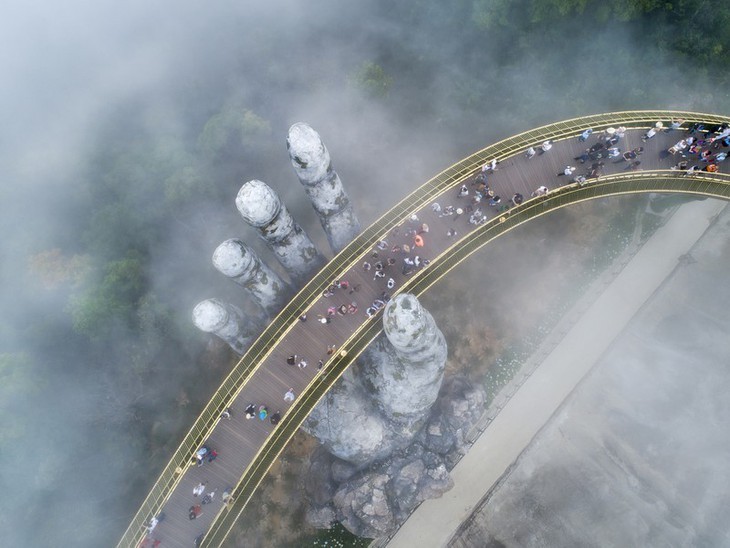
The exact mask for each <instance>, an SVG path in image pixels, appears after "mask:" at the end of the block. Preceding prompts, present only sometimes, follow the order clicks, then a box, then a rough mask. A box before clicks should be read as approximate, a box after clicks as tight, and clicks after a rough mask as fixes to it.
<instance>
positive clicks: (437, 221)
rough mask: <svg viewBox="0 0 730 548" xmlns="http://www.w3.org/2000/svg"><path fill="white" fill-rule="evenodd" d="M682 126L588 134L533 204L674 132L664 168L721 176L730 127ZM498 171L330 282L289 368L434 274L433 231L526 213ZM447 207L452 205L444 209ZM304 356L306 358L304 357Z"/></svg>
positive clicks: (198, 501)
mask: <svg viewBox="0 0 730 548" xmlns="http://www.w3.org/2000/svg"><path fill="white" fill-rule="evenodd" d="M684 126H685V121H684V120H681V119H672V120H671V121H669V123H668V125H667V126H665V124H664V122H662V121H658V122H656V123H655V124H653V125H652V126H651V127H650V128H649V129H648V130H647V131H645V132H644V133H643V134H642V135H641V140H642V141H643V146H636V147H628V146H625V143H626V141H627V137H626V134H627V132H628V130H627V128H626V127H623V126H620V127H617V128H613V127H608V128H606V129H603V130H600V131H598V130H594V129H593V128H586V129H585V130H583V131H581V133H580V134H579V135H577V140H578V142H580V143H585V146H586V148H585V149H584V150H583V151H582V152H580V153H579V154H578V155H577V156H573V155H572V154H571V158H570V159H569V161H568V162H566V163H565V164H564V167H563V168H562V169H560V171H559V172H558V173H557V174H555V171H551V175H554V176H555V178H554V179H553V178H551V180H550V181H548V184H545V182H542V183H540V184H536V185H535V187H534V190H532V191H531V192H530V196H529V197H530V198H539V197H542V196H545V195H547V194H549V193H550V187H551V186H560V185H564V184H566V183H567V184H576V183H577V184H579V185H585V184H588V183H590V182H591V181H592V180H595V179H597V178H599V177H601V176H602V175H604V170H605V169H606V165H607V163H610V164H623V167H622V166H621V165H616V166H613V167H612V169H611V171H612V172H615V171H617V170H637V169H640V166H641V165H642V158H643V155H644V154H645V153H646V151H645V148H646V147H647V144H646V143H648V142H649V141H650V140H651V139H655V138H656V136H657V135H659V134H660V132H677V136H678V138H677V141H676V142H675V143H674V144H673V145H672V146H670V147H668V148H666V149H664V150H662V151H661V153H660V159H661V160H664V159H665V158H675V159H676V162H675V164H674V165H673V166H671V169H673V170H680V171H684V172H685V173H687V174H690V173H694V172H697V171H706V172H715V171H718V170H719V166H720V164H721V163H722V162H724V161H725V160H726V158H727V155H728V149H729V148H730V125H729V124H722V125H720V126H717V127H710V128H708V127H705V126H704V125H703V124H698V123H695V124H691V125H689V126H688V127H684ZM553 147H554V144H553V142H552V141H551V140H547V141H544V142H543V143H541V144H540V145H536V146H533V147H529V148H528V149H527V150H526V151H525V154H524V156H525V158H527V159H528V160H529V161H530V162H534V161H539V160H534V158H535V157H539V156H540V155H544V154H555V152H554V151H552V149H553ZM610 164H609V165H610ZM498 165H499V161H498V160H497V159H491V160H489V161H488V162H486V163H485V164H484V165H483V166H482V167H481V169H480V170H479V171H478V173H476V174H475V176H474V177H473V179H471V180H470V181H467V182H462V183H460V184H459V185H458V187H456V189H455V191H454V192H453V194H448V193H445V194H443V196H442V199H441V203H439V202H434V203H432V204H430V206H428V207H426V208H424V210H423V211H422V212H418V213H414V214H412V215H411V216H410V217H409V218H408V219H406V220H405V221H404V222H403V223H401V224H400V225H398V226H397V227H395V228H393V229H392V230H390V231H389V233H388V234H387V235H384V237H383V238H382V239H380V240H379V241H377V243H376V244H375V245H374V246H373V248H372V249H370V250H369V251H368V255H367V257H366V258H365V260H364V261H363V262H362V263H361V264H360V266H359V267H357V268H356V269H355V270H354V271H351V272H350V274H349V275H348V277H350V276H351V277H352V279H336V280H333V281H332V282H331V283H330V284H329V285H328V286H327V287H326V288H325V289H324V290H323V292H322V297H323V298H322V299H320V300H319V301H318V302H317V303H315V305H314V306H313V307H312V309H311V310H309V311H308V312H307V313H305V314H302V315H301V316H300V317H299V321H300V322H301V323H306V322H307V321H308V315H311V316H312V317H316V322H317V323H319V324H321V327H319V328H318V329H315V330H314V333H315V336H316V337H317V341H318V343H317V344H321V350H320V351H319V352H318V353H317V352H311V349H310V350H308V351H306V352H305V351H303V349H292V350H293V351H294V352H293V353H291V354H290V355H289V356H288V357H287V358H286V366H287V367H291V368H293V369H294V370H300V371H302V373H297V375H301V374H307V375H316V374H317V373H316V372H312V370H311V369H310V370H309V371H310V372H309V373H306V370H307V368H308V366H309V363H310V362H311V363H314V362H316V363H317V366H316V369H317V371H319V370H321V369H323V368H324V367H325V366H326V364H327V361H328V360H330V359H331V358H332V357H333V356H335V354H336V349H337V345H336V343H337V342H338V341H337V340H335V336H334V335H331V336H330V332H331V330H332V327H331V324H333V323H336V322H339V321H347V319H348V318H353V317H356V318H358V319H357V320H356V321H357V322H360V321H361V318H362V316H360V314H365V316H367V317H368V318H372V317H374V316H376V315H377V314H378V313H379V312H380V311H381V310H383V309H384V308H385V307H386V305H387V303H388V302H389V301H390V299H391V296H392V294H393V293H394V292H397V291H398V288H399V287H400V286H401V285H402V284H403V283H404V282H405V281H407V279H408V278H409V277H411V276H413V275H415V274H417V273H418V272H419V271H420V270H422V269H424V268H427V267H428V266H429V264H430V259H429V258H428V257H429V256H431V254H432V253H433V252H434V251H436V250H435V249H432V248H431V246H430V245H429V239H430V238H431V237H432V235H433V234H434V232H435V231H438V233H440V234H444V235H445V236H446V237H447V238H455V237H457V235H458V234H459V231H460V230H465V231H466V230H469V225H472V228H473V227H474V225H481V224H483V223H485V222H487V221H488V220H490V219H492V218H494V217H495V216H500V215H502V214H503V213H504V212H505V211H508V210H510V209H511V208H514V207H516V206H519V205H521V204H522V203H523V202H524V201H525V196H524V195H523V194H521V193H519V192H505V190H506V189H505V188H504V186H503V185H501V184H499V183H496V184H495V183H494V180H495V179H496V177H495V172H497V171H498V169H499V168H498ZM504 194H507V195H506V196H505V195H504ZM510 194H511V196H510ZM444 200H447V201H449V202H450V203H448V204H445V205H442V204H443V201H444ZM460 219H461V220H460ZM459 225H462V226H459ZM457 229H458V230H457ZM349 321H352V320H349ZM321 330H324V331H321ZM307 353H308V354H309V355H305V354H307ZM318 354H319V355H318ZM296 397H297V396H296V393H295V390H294V388H289V389H288V390H287V391H286V392H285V393H284V395H283V400H284V403H285V404H292V403H293V402H294V401H295V400H296ZM243 417H244V419H245V420H254V419H258V420H259V421H262V422H264V421H266V420H267V419H268V421H269V423H270V424H271V425H272V426H276V425H277V424H278V423H279V421H280V420H281V417H282V413H281V411H278V410H277V411H276V412H274V413H270V411H269V408H268V406H267V405H266V404H256V403H249V404H248V405H247V407H246V408H245V413H244V416H243ZM220 418H221V419H223V420H232V419H234V420H235V417H234V416H233V412H232V410H231V409H230V408H226V409H225V410H224V411H223V412H222V413H221V416H220ZM217 456H218V453H217V452H216V451H215V450H214V449H212V448H211V447H210V446H209V445H207V444H204V445H202V446H201V447H200V448H199V449H198V450H197V451H196V452H195V454H194V456H193V463H194V464H195V465H197V466H203V464H204V463H212V462H213V461H215V459H216V457H217ZM206 489H207V483H206V482H200V483H198V484H197V485H196V486H195V488H194V489H193V493H192V495H193V497H194V499H195V500H194V502H195V503H194V504H193V505H191V506H190V508H189V514H188V516H189V518H190V519H191V520H192V519H196V518H198V517H199V516H200V515H201V514H202V512H203V506H205V505H207V504H210V503H213V502H214V501H215V500H216V499H215V494H216V491H215V490H209V491H207V493H206ZM231 492H232V489H231V488H230V487H228V488H226V490H225V491H224V492H223V497H222V498H221V501H222V502H223V503H226V502H227V501H228V500H230V497H231ZM163 518H164V514H162V515H161V516H158V517H156V518H153V520H152V521H151V522H150V523H148V524H147V525H146V527H147V528H148V530H149V532H150V533H151V532H152V530H154V528H155V527H156V525H157V523H158V522H159V521H161V519H163ZM155 546H156V545H155Z"/></svg>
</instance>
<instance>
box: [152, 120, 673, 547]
mask: <svg viewBox="0 0 730 548" xmlns="http://www.w3.org/2000/svg"><path fill="white" fill-rule="evenodd" d="M642 133H643V130H630V131H629V132H628V133H627V135H626V137H625V139H624V140H622V141H621V142H620V143H619V146H620V147H621V148H622V150H625V149H627V148H628V149H630V148H633V147H636V146H644V147H645V153H644V154H643V155H642V157H641V158H640V159H641V161H642V165H641V167H642V168H648V169H657V168H664V169H666V168H668V167H670V166H671V165H672V164H673V163H674V162H675V161H676V159H674V158H671V157H665V158H661V157H660V152H661V151H662V150H665V149H666V148H668V147H669V146H670V145H672V144H674V143H675V142H676V141H678V140H679V139H680V138H681V136H682V135H683V133H682V132H679V131H674V132H671V133H659V134H658V135H657V136H656V137H655V138H654V139H651V140H650V141H648V142H647V143H642V142H641V140H640V135H641V134H642ZM596 140H597V139H596V137H592V138H590V139H589V140H588V141H587V143H580V142H578V140H577V139H576V138H571V139H566V140H564V141H559V142H557V143H555V144H554V146H553V148H552V149H551V150H550V151H548V152H546V153H544V154H541V155H536V156H535V157H534V158H532V159H527V158H525V157H524V154H523V153H520V154H517V155H515V156H513V157H511V158H509V159H506V160H503V161H502V162H501V163H500V164H499V165H498V170H497V171H496V172H495V173H493V174H489V175H488V177H489V185H490V187H492V188H493V189H494V190H495V191H496V192H497V194H499V195H500V196H501V197H502V203H503V204H504V203H506V202H507V201H508V200H509V199H510V198H511V196H512V195H513V194H514V193H515V192H519V193H521V194H523V196H524V197H525V199H528V198H529V195H530V193H531V192H532V191H533V190H534V189H535V188H537V187H538V186H540V185H542V184H545V185H547V186H548V187H549V188H555V187H556V186H558V185H561V184H566V183H569V182H570V178H568V177H564V176H563V177H559V176H557V173H558V172H559V171H562V169H563V168H564V167H565V165H567V164H570V165H574V166H577V167H578V168H579V169H578V170H577V171H576V173H575V174H578V173H580V172H581V166H580V164H579V163H577V162H576V161H574V160H573V158H574V157H575V156H577V155H578V154H579V153H580V152H582V151H583V150H584V149H585V148H586V146H587V145H591V144H593V143H595V142H596ZM604 161H605V162H606V165H605V170H604V172H605V173H606V174H610V173H615V172H618V171H620V170H622V169H623V168H624V167H625V166H626V164H625V163H623V162H622V163H617V164H613V163H611V161H606V160H604ZM460 184H461V182H457V183H455V185H454V187H453V188H452V189H450V190H447V191H446V192H445V193H444V194H443V195H442V196H440V197H439V198H438V199H437V201H439V203H441V205H442V206H445V205H449V204H450V205H454V206H459V205H461V206H462V207H463V206H464V205H465V204H466V199H463V198H462V199H460V198H457V197H456V193H457V189H458V187H459V186H460ZM467 184H468V182H467ZM468 186H469V190H470V196H471V192H473V190H474V189H473V187H471V185H469V184H468ZM482 209H483V210H485V211H488V212H489V215H490V216H494V215H495V212H494V209H493V208H489V207H488V206H482ZM418 217H419V223H417V224H418V225H420V223H421V222H426V223H428V225H429V232H428V233H426V234H424V235H423V236H424V239H425V240H426V245H425V246H424V247H423V248H422V249H420V250H419V254H420V255H421V257H422V258H425V259H428V258H430V257H433V256H436V255H437V254H438V253H440V251H441V250H443V249H446V247H448V246H449V245H451V244H453V239H451V238H449V237H448V236H447V235H446V231H447V230H448V228H454V229H456V230H457V231H458V232H459V237H461V236H462V235H464V234H466V233H467V232H468V231H470V230H473V229H474V228H475V226H474V225H470V224H469V222H468V219H469V214H468V213H464V214H462V215H461V216H459V217H458V218H453V217H438V216H437V215H436V214H435V213H433V212H432V211H431V210H430V208H429V207H428V206H426V207H425V208H424V209H423V210H422V211H419V212H418ZM406 226H410V224H409V223H408V222H405V223H404V227H406ZM413 226H414V227H415V226H417V225H416V224H414V225H413ZM405 240H406V238H405V236H404V234H403V231H401V234H400V235H399V236H398V237H396V239H393V238H392V237H388V243H389V245H393V244H394V243H402V242H404V241H405ZM379 253H380V255H381V257H388V256H391V253H389V252H379ZM413 255H414V254H413V253H412V254H411V256H413ZM395 256H397V258H398V263H397V265H396V266H395V267H393V268H391V269H389V271H388V275H387V276H386V277H385V278H383V279H380V280H373V276H372V275H373V274H374V270H371V271H370V272H364V271H363V270H362V267H361V265H357V266H356V267H355V268H354V269H353V270H352V271H351V272H348V273H347V274H346V275H345V276H343V278H344V279H346V280H348V281H349V282H350V283H351V286H350V289H353V288H354V287H355V286H356V285H359V286H360V288H359V291H353V292H352V293H350V292H349V291H344V290H338V291H336V293H335V295H334V296H333V297H330V298H324V297H322V298H321V299H320V300H319V301H318V302H316V303H315V304H314V305H313V306H312V307H311V309H310V310H309V311H308V312H307V314H308V320H307V321H306V322H296V323H295V324H294V325H293V326H292V327H291V329H290V331H289V332H288V333H287V334H286V335H285V336H284V337H283V338H282V340H281V342H280V343H279V344H278V345H277V347H276V348H274V349H272V351H271V352H270V354H269V356H268V357H267V358H266V360H265V361H264V363H263V366H262V367H260V368H259V369H258V370H257V371H256V372H255V373H254V375H253V376H252V378H251V379H250V380H249V382H248V383H247V384H246V385H245V386H244V387H243V388H242V390H241V392H240V394H239V396H238V397H237V399H236V400H235V402H234V403H233V405H232V414H233V418H232V419H231V420H230V421H229V420H222V421H220V423H219V424H218V425H217V426H216V428H215V429H214V430H213V432H212V434H211V436H210V437H209V439H208V441H207V444H208V445H209V446H210V447H212V448H214V449H216V450H217V451H218V453H219V455H220V456H219V457H218V458H217V459H216V460H215V461H214V462H212V463H206V464H204V465H203V466H201V467H196V466H192V467H190V468H189V469H188V470H186V472H185V474H184V476H183V478H182V479H181V480H180V482H179V484H178V485H177V488H176V489H175V490H174V492H173V493H172V494H171V496H170V498H169V499H168V501H167V503H166V504H165V506H164V508H163V512H164V513H165V519H164V520H163V521H162V522H161V523H159V525H158V526H157V527H156V529H155V530H154V531H153V534H152V535H151V536H152V537H154V538H155V539H159V540H161V541H162V542H163V544H162V545H163V546H191V545H192V544H193V539H195V538H196V537H197V536H198V535H199V534H201V533H204V532H205V531H206V530H207V528H208V527H209V526H210V524H211V522H212V520H213V518H214V517H215V514H216V513H217V512H218V511H219V510H220V507H221V494H222V492H223V490H224V489H225V488H227V487H232V486H234V485H235V484H236V482H237V481H238V479H239V478H240V476H241V474H242V472H243V470H244V469H245V467H246V466H247V465H248V463H250V462H251V460H252V459H253V457H254V456H255V454H256V452H257V451H258V448H259V447H261V446H262V444H263V443H264V441H265V439H266V438H267V436H268V435H269V434H270V433H271V432H272V430H273V426H272V425H271V424H270V423H269V421H268V420H266V421H263V422H262V421H260V420H259V419H252V420H246V419H245V417H244V409H245V407H246V406H247V405H248V404H249V403H255V404H256V405H257V406H258V405H259V404H261V403H264V404H265V405H267V406H268V408H269V412H270V414H271V413H274V412H275V411H281V412H282V413H283V412H284V411H285V410H286V409H287V407H288V406H289V405H290V404H288V403H286V402H285V401H284V393H285V392H286V390H287V389H288V388H293V389H294V391H295V392H296V393H297V395H298V394H299V392H300V391H301V390H303V389H304V388H305V387H306V386H307V384H308V383H309V382H310V381H311V380H312V379H313V377H314V376H315V375H316V374H317V362H318V361H319V360H320V359H323V360H325V361H326V358H327V357H328V356H327V353H326V350H327V345H329V344H335V345H337V344H338V342H341V341H344V340H346V338H347V337H348V336H349V335H350V334H352V333H353V332H354V331H355V330H356V329H357V327H358V326H359V325H360V324H361V323H362V321H363V320H364V319H365V318H366V315H365V309H366V308H367V306H368V305H369V304H370V303H371V302H372V300H373V299H375V298H376V297H377V296H379V295H380V293H381V292H382V291H383V290H384V288H385V281H386V280H387V278H388V277H390V276H392V277H393V278H394V279H395V280H396V282H397V283H398V285H399V284H400V283H402V282H403V280H404V279H405V278H404V276H403V275H402V273H401V270H400V267H401V264H402V263H401V260H402V256H400V255H394V257H395ZM378 258H380V257H378ZM378 258H373V259H371V260H370V262H371V263H374V262H375V261H377V260H378ZM398 285H396V288H397V287H398ZM351 301H355V302H357V304H358V308H359V309H358V312H357V313H356V314H353V315H346V316H343V317H341V316H336V317H335V318H334V319H333V320H332V323H330V324H328V325H323V324H321V323H319V322H318V321H317V317H318V315H323V314H326V309H327V307H328V306H336V307H337V306H339V305H341V304H347V303H349V302H351ZM295 353H296V354H298V355H300V356H303V357H304V358H305V359H306V360H307V362H308V366H307V367H306V368H305V369H299V368H298V367H296V366H290V365H288V364H287V363H286V358H287V357H288V356H289V355H291V354H295ZM200 481H207V482H208V491H210V490H214V491H215V492H216V497H215V501H214V502H213V503H212V504H210V505H206V506H203V514H202V515H201V516H199V517H198V518H197V519H195V520H189V519H188V515H187V514H188V509H189V508H190V506H191V505H193V504H194V503H195V502H196V499H195V497H193V495H192V490H193V487H194V486H195V485H197V484H198V482H200Z"/></svg>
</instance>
